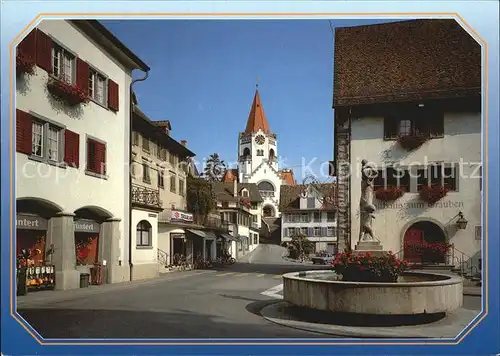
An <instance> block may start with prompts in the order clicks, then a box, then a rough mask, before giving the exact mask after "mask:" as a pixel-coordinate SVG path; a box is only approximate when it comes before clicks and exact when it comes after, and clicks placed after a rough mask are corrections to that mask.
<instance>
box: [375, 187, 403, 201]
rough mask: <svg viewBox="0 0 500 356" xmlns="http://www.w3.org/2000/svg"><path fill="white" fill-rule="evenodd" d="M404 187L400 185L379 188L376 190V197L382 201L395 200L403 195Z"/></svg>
mask: <svg viewBox="0 0 500 356" xmlns="http://www.w3.org/2000/svg"><path fill="white" fill-rule="evenodd" d="M404 193H405V191H404V189H401V188H398V187H389V188H379V189H377V190H376V191H375V197H376V198H377V199H378V200H380V201H385V202H389V201H395V200H397V199H399V198H401V197H402V196H403V194H404Z"/></svg>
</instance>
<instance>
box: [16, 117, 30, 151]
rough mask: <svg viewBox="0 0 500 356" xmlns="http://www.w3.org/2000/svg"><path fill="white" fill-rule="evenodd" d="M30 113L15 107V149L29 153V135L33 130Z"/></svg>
mask: <svg viewBox="0 0 500 356" xmlns="http://www.w3.org/2000/svg"><path fill="white" fill-rule="evenodd" d="M32 125H33V120H32V118H31V115H30V114H28V113H27V112H24V111H22V110H19V109H16V151H17V152H20V153H24V154H27V155H29V154H31V150H32V148H31V141H32V139H31V136H32V130H33V127H32Z"/></svg>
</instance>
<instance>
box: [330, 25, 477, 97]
mask: <svg viewBox="0 0 500 356" xmlns="http://www.w3.org/2000/svg"><path fill="white" fill-rule="evenodd" d="M480 94H481V47H480V45H479V44H478V43H477V42H476V41H475V40H474V39H473V38H472V37H471V36H470V35H469V34H468V33H467V32H466V31H465V30H464V29H463V28H462V27H461V26H460V24H458V23H457V22H456V21H455V20H453V19H432V20H431V19H421V20H411V21H400V22H392V23H384V24H377V25H368V26H355V27H344V28H337V29H336V31H335V60H334V98H333V99H334V100H333V101H334V107H341V106H351V105H362V104H373V103H386V102H394V101H414V100H425V99H446V98H453V97H464V96H471V95H475V96H477V95H480Z"/></svg>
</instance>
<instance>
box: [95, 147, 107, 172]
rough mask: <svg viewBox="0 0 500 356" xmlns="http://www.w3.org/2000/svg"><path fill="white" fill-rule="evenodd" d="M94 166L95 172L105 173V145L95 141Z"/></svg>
mask: <svg viewBox="0 0 500 356" xmlns="http://www.w3.org/2000/svg"><path fill="white" fill-rule="evenodd" d="M95 167H96V170H97V173H99V174H106V145H105V144H104V143H102V142H97V141H96V142H95Z"/></svg>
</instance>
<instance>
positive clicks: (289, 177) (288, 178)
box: [280, 169, 295, 185]
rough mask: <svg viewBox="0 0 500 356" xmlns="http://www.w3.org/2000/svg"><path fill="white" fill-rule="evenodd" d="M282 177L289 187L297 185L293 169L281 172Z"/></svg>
mask: <svg viewBox="0 0 500 356" xmlns="http://www.w3.org/2000/svg"><path fill="white" fill-rule="evenodd" d="M280 176H281V179H283V180H284V181H285V182H286V183H287V184H288V185H294V184H295V178H294V177H293V171H292V170H291V169H289V170H282V171H280Z"/></svg>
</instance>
